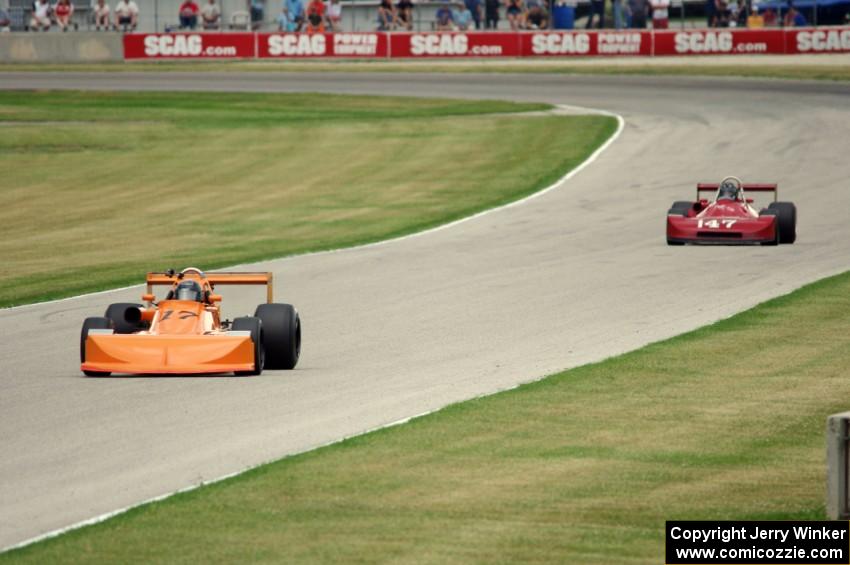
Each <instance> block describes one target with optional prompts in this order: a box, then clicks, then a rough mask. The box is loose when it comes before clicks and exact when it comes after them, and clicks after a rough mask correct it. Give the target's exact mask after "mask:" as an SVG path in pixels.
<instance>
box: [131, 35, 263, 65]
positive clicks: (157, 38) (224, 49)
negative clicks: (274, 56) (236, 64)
mask: <svg viewBox="0 0 850 565" xmlns="http://www.w3.org/2000/svg"><path fill="white" fill-rule="evenodd" d="M255 39H256V38H255V34H253V33H130V34H127V35H125V36H124V58H125V59H231V58H253V57H255V56H256V53H255V49H254V42H255Z"/></svg>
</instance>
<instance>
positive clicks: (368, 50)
mask: <svg viewBox="0 0 850 565" xmlns="http://www.w3.org/2000/svg"><path fill="white" fill-rule="evenodd" d="M387 45H388V41H387V34H385V33H258V34H257V57H260V58H261V59H262V58H267V57H272V58H283V59H291V58H305V57H356V58H358V59H363V58H373V57H380V58H386V57H387V56H388V54H389V53H388V51H387Z"/></svg>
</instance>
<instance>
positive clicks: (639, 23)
mask: <svg viewBox="0 0 850 565" xmlns="http://www.w3.org/2000/svg"><path fill="white" fill-rule="evenodd" d="M647 8H648V5H647V0H629V13H630V14H631V22H632V23H631V27H632V29H644V28H646V10H647Z"/></svg>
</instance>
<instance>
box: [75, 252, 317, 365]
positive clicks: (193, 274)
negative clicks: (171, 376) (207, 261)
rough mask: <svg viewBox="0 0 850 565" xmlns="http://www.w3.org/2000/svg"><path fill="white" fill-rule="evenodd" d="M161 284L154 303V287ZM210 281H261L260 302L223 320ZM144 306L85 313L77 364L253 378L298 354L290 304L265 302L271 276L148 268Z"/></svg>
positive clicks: (269, 293)
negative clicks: (250, 311) (163, 291)
mask: <svg viewBox="0 0 850 565" xmlns="http://www.w3.org/2000/svg"><path fill="white" fill-rule="evenodd" d="M155 285H168V286H170V287H171V289H170V290H169V291H168V294H167V295H166V297H165V299H163V300H161V301H160V302H156V297H155V296H154V295H153V293H152V292H153V286H155ZM216 285H265V286H266V295H267V302H268V303H267V304H260V305H259V306H257V309H256V311H255V312H254V315H253V316H245V317H242V318H236V319H235V320H233V321H232V322H231V321H229V320H222V319H221V316H220V308H219V303H220V302H221V296H220V295H216V294H213V291H214V290H215V286H216ZM142 300H143V301H145V302H146V303H147V305H146V306H145V305H142V304H127V303H118V304H112V305H110V306H109V308H107V309H106V314H105V315H104V316H103V317H98V318H86V320H85V321H84V322H83V331H82V335H81V336H80V362H81V366H80V368H81V369H82V371H83V373H85V374H86V375H88V376H91V377H94V376H108V375H110V374H112V373H178V374H190V373H229V372H233V373H236V374H237V375H259V374H260V373H262V371H263V369H264V368H265V369H293V368H294V367H295V365H296V364H297V363H298V357H299V356H300V354H301V320H300V319H299V317H298V312H297V311H296V310H295V308H293V307H292V306H291V305H290V304H275V303H273V302H272V274H271V273H204V272H203V271H201V270H200V269H196V268H194V267H189V268H187V269H183V270H182V271H180V272H179V273H175V272H174V271H173V270H169V271H168V272H165V273H148V275H147V292H146V293H145V294H144V295H143V296H142Z"/></svg>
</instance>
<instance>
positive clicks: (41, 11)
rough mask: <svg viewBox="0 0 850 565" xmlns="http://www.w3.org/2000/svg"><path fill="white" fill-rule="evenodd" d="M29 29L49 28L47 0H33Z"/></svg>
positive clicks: (45, 29)
mask: <svg viewBox="0 0 850 565" xmlns="http://www.w3.org/2000/svg"><path fill="white" fill-rule="evenodd" d="M30 29H32V30H33V31H38V30H39V29H43V30H44V31H47V30H48V29H50V4H49V3H48V2H47V0H33V3H32V17H31V18H30Z"/></svg>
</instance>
